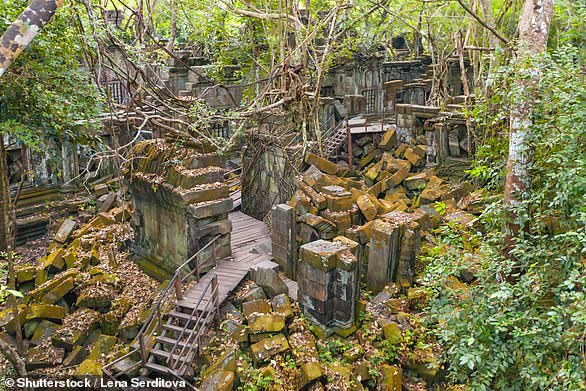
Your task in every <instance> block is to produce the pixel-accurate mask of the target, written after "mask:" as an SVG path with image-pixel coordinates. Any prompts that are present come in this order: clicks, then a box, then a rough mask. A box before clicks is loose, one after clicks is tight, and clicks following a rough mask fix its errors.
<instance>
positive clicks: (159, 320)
mask: <svg viewBox="0 0 586 391" xmlns="http://www.w3.org/2000/svg"><path fill="white" fill-rule="evenodd" d="M157 322H158V325H159V327H157V329H158V331H159V334H161V333H162V332H163V325H162V323H163V318H162V316H161V308H160V307H159V306H157Z"/></svg>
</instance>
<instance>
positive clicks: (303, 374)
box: [297, 361, 325, 389]
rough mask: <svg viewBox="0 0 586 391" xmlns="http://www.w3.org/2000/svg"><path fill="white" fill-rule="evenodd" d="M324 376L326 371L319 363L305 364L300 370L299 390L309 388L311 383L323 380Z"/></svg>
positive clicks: (298, 376)
mask: <svg viewBox="0 0 586 391" xmlns="http://www.w3.org/2000/svg"><path fill="white" fill-rule="evenodd" d="M324 376H325V373H324V370H323V368H322V366H321V364H320V363H319V362H316V361H312V362H308V363H305V364H303V365H302V366H301V367H300V368H299V372H298V375H297V378H298V383H297V387H298V389H304V387H307V386H308V385H309V384H310V383H312V382H314V381H316V380H318V379H321V378H322V377H324Z"/></svg>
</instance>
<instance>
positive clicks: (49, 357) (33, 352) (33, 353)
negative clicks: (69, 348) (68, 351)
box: [25, 345, 65, 371]
mask: <svg viewBox="0 0 586 391" xmlns="http://www.w3.org/2000/svg"><path fill="white" fill-rule="evenodd" d="M64 356H65V350H64V349H61V348H55V347H53V346H51V345H46V346H45V345H41V346H36V347H34V348H32V349H29V351H28V352H27V354H26V364H25V367H26V369H27V370H28V371H32V370H35V369H40V368H49V367H55V366H57V365H59V364H61V363H62V362H63V357H64Z"/></svg>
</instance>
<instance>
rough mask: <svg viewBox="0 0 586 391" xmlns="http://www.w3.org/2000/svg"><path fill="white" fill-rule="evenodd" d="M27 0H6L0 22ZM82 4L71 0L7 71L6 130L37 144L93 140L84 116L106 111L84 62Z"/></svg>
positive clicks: (1, 114) (0, 117) (0, 92)
mask: <svg viewBox="0 0 586 391" xmlns="http://www.w3.org/2000/svg"><path fill="white" fill-rule="evenodd" d="M27 5H28V1H26V0H15V1H9V2H6V1H5V2H2V3H0V23H1V24H2V25H3V26H6V27H7V26H9V25H10V23H12V21H13V20H14V19H15V18H16V17H17V16H18V14H20V12H22V10H23V9H24V8H25V7H26V6H27ZM77 7H79V5H78V4H75V3H74V2H67V4H65V5H64V6H63V7H62V8H61V9H60V10H59V11H58V12H57V14H56V15H55V17H54V19H53V20H52V21H51V23H50V24H49V25H47V26H46V28H45V29H43V32H42V33H41V34H39V35H38V36H37V38H36V39H35V40H34V41H33V42H32V43H31V45H30V46H29V47H28V48H27V49H26V51H25V52H24V53H23V54H22V55H21V56H20V57H19V59H18V60H17V61H16V62H15V63H14V64H13V66H12V67H11V68H9V70H8V72H7V73H6V74H5V75H3V77H2V83H1V84H0V132H2V133H5V134H10V135H11V136H12V137H14V138H16V139H17V140H18V141H20V142H22V143H24V144H26V145H27V146H29V147H31V148H33V149H37V150H38V149H42V148H43V147H44V145H45V143H46V141H47V140H63V139H65V140H75V141H80V142H87V141H88V140H89V139H90V138H91V136H92V134H91V132H92V129H91V126H88V125H85V126H83V127H82V126H80V125H79V121H80V120H83V119H88V118H91V117H94V116H95V115H97V114H98V113H99V112H100V111H101V105H100V97H99V94H98V91H97V90H96V88H95V87H94V85H93V84H92V81H91V77H90V76H91V75H90V73H89V72H87V70H85V69H83V68H81V65H80V64H81V62H80V59H81V58H82V54H83V45H84V41H83V39H82V37H80V35H79V34H78V33H77V31H76V29H75V28H72V27H74V26H75V25H76V24H78V23H82V22H81V20H80V19H79V18H78V17H77V14H78V11H79V9H78V8H77Z"/></svg>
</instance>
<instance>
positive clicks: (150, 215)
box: [125, 139, 232, 278]
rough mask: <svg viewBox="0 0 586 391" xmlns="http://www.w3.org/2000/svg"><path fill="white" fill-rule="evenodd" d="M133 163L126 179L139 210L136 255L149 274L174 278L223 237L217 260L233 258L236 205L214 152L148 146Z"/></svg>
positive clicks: (200, 147) (156, 143)
mask: <svg viewBox="0 0 586 391" xmlns="http://www.w3.org/2000/svg"><path fill="white" fill-rule="evenodd" d="M131 158H132V159H133V161H134V162H135V163H134V164H133V167H131V168H129V169H128V170H127V172H126V173H125V177H126V180H127V182H128V187H129V191H130V194H131V196H132V203H133V206H134V213H133V216H132V219H131V225H132V227H133V228H134V233H135V241H134V246H133V250H134V253H135V254H136V256H137V257H138V260H139V264H140V265H141V266H142V267H143V269H144V270H145V271H146V272H148V273H150V274H151V275H154V276H156V277H159V278H162V277H164V276H165V274H172V273H174V272H175V270H176V269H177V267H178V266H180V265H181V264H183V263H184V262H185V261H186V260H187V259H188V258H190V257H191V256H192V255H193V254H195V253H196V252H198V251H199V250H200V249H202V248H203V247H204V246H205V245H206V244H207V243H209V242H210V241H211V240H212V239H213V238H214V237H215V236H217V235H220V237H221V238H220V239H219V241H218V242H216V244H217V246H216V255H217V257H218V258H223V257H227V256H230V231H231V229H232V225H231V222H230V220H228V212H229V211H230V210H232V200H231V199H230V198H229V188H228V186H227V185H226V184H225V183H223V182H224V169H223V165H224V161H223V159H222V158H221V157H219V156H218V155H217V154H216V153H215V152H213V150H212V148H211V147H209V146H208V145H205V144H202V143H200V144H196V145H180V144H177V142H171V141H167V140H164V139H156V140H148V141H143V142H141V143H139V144H137V145H136V146H135V148H134V149H133V151H132V153H131ZM205 266H208V267H209V265H204V267H205Z"/></svg>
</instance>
